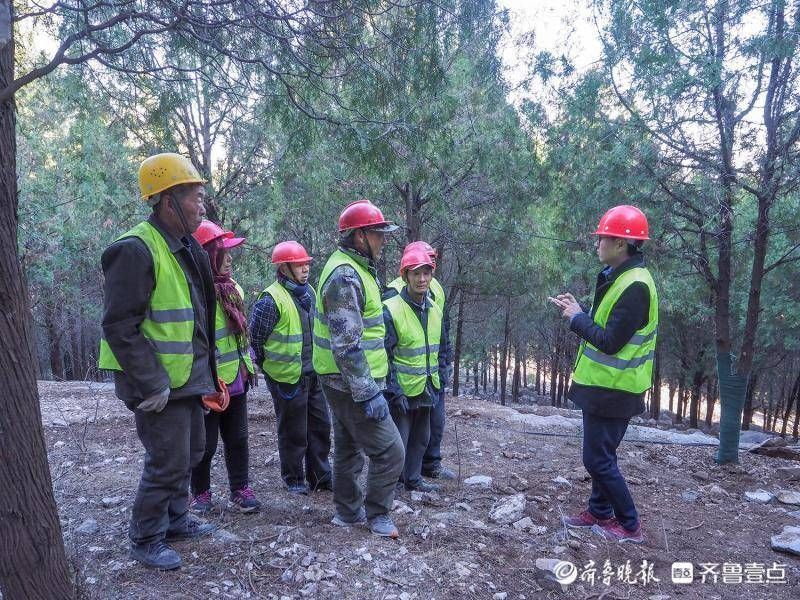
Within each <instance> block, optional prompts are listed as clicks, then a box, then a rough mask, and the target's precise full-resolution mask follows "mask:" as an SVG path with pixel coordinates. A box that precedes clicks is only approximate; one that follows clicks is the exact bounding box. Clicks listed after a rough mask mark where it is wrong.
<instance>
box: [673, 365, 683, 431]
mask: <svg viewBox="0 0 800 600" xmlns="http://www.w3.org/2000/svg"><path fill="white" fill-rule="evenodd" d="M683 398H684V396H683V375H681V378H680V379H679V380H678V406H677V407H676V410H675V422H676V423H683Z"/></svg>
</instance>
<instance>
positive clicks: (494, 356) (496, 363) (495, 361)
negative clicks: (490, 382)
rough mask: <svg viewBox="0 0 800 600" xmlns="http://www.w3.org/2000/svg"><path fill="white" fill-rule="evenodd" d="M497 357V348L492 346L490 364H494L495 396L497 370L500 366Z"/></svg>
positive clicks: (495, 390)
mask: <svg viewBox="0 0 800 600" xmlns="http://www.w3.org/2000/svg"><path fill="white" fill-rule="evenodd" d="M497 355H498V348H497V344H495V345H494V346H492V362H493V363H494V393H495V394H496V393H497V369H498V368H499V366H500V365H499V364H498V363H499V359H498V357H497Z"/></svg>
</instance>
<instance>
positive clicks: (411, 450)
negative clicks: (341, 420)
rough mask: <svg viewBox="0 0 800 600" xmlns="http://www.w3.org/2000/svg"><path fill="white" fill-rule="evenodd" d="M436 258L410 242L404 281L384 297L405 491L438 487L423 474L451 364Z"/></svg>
mask: <svg viewBox="0 0 800 600" xmlns="http://www.w3.org/2000/svg"><path fill="white" fill-rule="evenodd" d="M433 269H434V262H433V259H432V258H431V256H430V255H429V254H428V253H427V252H425V251H424V250H423V249H420V248H414V247H411V248H409V247H406V250H405V251H404V252H403V256H402V258H401V260H400V276H401V277H402V279H403V281H404V282H405V286H404V287H403V288H402V289H401V290H400V293H399V294H398V295H396V296H393V297H391V298H389V299H387V300H384V302H383V320H384V324H385V325H386V342H385V344H384V345H385V347H386V353H387V355H388V357H389V378H388V381H387V385H386V398H387V400H388V401H389V406H390V409H391V414H392V418H393V419H394V422H395V425H397V429H398V431H399V432H400V436H401V437H402V438H403V444H404V446H405V451H406V460H405V466H404V467H403V473H402V476H401V478H400V480H401V483H402V484H403V485H404V487H405V489H406V490H416V491H421V492H432V491H435V490H437V489H438V486H436V485H433V484H431V483H428V482H426V481H425V480H424V479H423V478H422V461H423V457H424V455H425V451H426V450H427V448H428V442H429V439H430V430H431V418H430V413H431V410H432V408H433V407H434V406H436V405H437V404H438V403H439V402H440V401H441V400H440V397H441V390H442V387H443V385H444V378H445V377H446V374H445V372H446V370H447V364H446V362H445V359H444V354H442V353H441V348H442V346H441V342H442V337H443V319H442V310H441V309H440V308H439V306H438V305H437V304H436V303H435V302H434V301H433V299H432V298H431V297H430V296H429V294H428V289H429V286H430V282H431V280H432V278H433Z"/></svg>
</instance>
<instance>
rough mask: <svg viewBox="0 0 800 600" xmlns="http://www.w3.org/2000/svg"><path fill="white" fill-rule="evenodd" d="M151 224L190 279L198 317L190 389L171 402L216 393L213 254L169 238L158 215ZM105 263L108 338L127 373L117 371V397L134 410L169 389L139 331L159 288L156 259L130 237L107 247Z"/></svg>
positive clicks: (178, 390)
mask: <svg viewBox="0 0 800 600" xmlns="http://www.w3.org/2000/svg"><path fill="white" fill-rule="evenodd" d="M148 223H150V225H152V226H153V227H155V228H156V229H157V230H158V231H159V232H160V233H161V235H162V236H164V240H165V241H166V243H167V246H168V247H169V249H170V250H171V251H172V253H173V254H174V255H175V258H176V259H177V261H178V264H179V265H180V266H181V269H183V272H184V273H185V274H186V279H187V281H188V282H189V293H190V295H191V298H192V306H193V307H194V312H195V328H194V335H193V336H192V348H193V350H194V362H193V364H192V371H191V374H190V375H189V380H188V381H187V382H186V384H185V385H183V386H182V387H180V388H176V389H173V390H171V391H170V398H185V397H189V396H197V395H202V394H206V393H209V392H212V391H214V389H215V388H216V382H217V364H216V357H215V345H214V319H215V316H216V307H217V298H216V292H215V290H214V277H213V275H212V273H211V265H210V264H209V262H208V254H207V253H206V251H205V250H203V248H202V247H201V246H200V245H199V244H198V243H197V242H196V241H195V239H194V238H193V237H192V236H184V237H182V238H181V239H177V238H175V237H174V236H172V235H171V234H169V233H168V232H167V231H166V228H165V227H164V226H163V225H162V224H161V222H160V221H159V220H158V219H157V218H156V216H155V215H151V216H150V218H149V219H148ZM101 262H102V266H103V274H104V276H105V286H104V289H105V307H104V311H103V323H102V328H103V336H104V337H105V339H106V341H107V342H108V345H109V346H110V347H111V349H112V350H113V351H114V356H115V357H116V358H117V361H119V364H120V366H121V367H122V369H123V370H122V371H114V384H115V388H116V394H117V396H118V397H119V398H120V399H121V400H123V401H124V402H125V404H126V405H127V406H128V408H130V409H131V410H133V409H134V408H135V407H136V406H137V405H138V404H139V403H140V402H141V401H142V400H144V399H145V398H147V397H149V396H152V395H153V394H157V393H158V392H160V391H161V390H163V389H164V388H166V387H168V386H169V376H168V375H167V372H166V371H165V370H164V368H163V367H162V366H161V363H160V362H159V361H158V358H157V357H156V354H155V352H154V351H153V348H152V346H151V345H150V343H149V342H148V341H147V339H146V338H145V337H144V335H142V333H141V330H140V325H141V323H142V321H143V320H144V318H145V315H146V314H147V311H148V310H149V307H150V297H151V295H152V292H153V289H154V287H155V274H154V273H153V257H152V255H151V254H150V250H149V249H148V248H147V246H146V245H145V243H144V242H143V241H142V240H140V239H139V238H137V237H128V238H123V239H121V240H118V241H116V242H114V243H113V244H111V245H110V246H109V247H108V248H106V250H105V251H104V252H103V256H102V259H101Z"/></svg>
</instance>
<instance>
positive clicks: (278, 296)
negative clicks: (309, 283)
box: [259, 281, 303, 383]
mask: <svg viewBox="0 0 800 600" xmlns="http://www.w3.org/2000/svg"><path fill="white" fill-rule="evenodd" d="M264 294H269V295H270V296H271V297H272V299H273V300H274V301H275V306H276V307H277V309H278V322H277V323H275V327H273V328H272V333H270V334H269V337H267V339H266V340H265V341H264V363H263V364H262V365H261V368H262V370H263V371H264V372H265V373H266V374H267V375H269V376H270V377H271V378H272V379H274V380H275V381H280V382H281V383H297V382H298V381H299V380H300V374H301V373H302V370H303V359H302V353H303V325H302V323H301V321H300V311H299V310H297V305H296V304H295V303H294V300H293V299H292V296H291V294H290V293H289V291H288V290H287V289H286V288H285V287H283V286H282V285H281V284H280V282H278V281H274V282H273V283H272V285H270V286H269V287H268V288H267V289H265V290H264V291H263V292H261V295H260V296H259V298H263V297H264Z"/></svg>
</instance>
